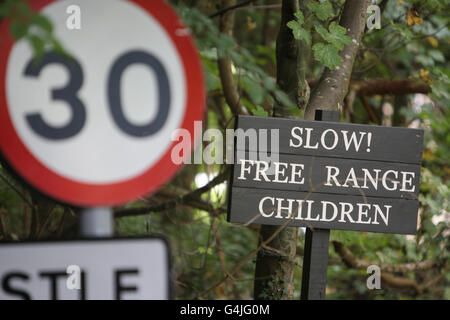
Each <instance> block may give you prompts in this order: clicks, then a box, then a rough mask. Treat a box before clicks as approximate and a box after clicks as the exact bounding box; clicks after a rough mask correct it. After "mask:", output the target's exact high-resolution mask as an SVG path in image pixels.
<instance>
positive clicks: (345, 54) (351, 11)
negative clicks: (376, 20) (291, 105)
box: [305, 0, 369, 120]
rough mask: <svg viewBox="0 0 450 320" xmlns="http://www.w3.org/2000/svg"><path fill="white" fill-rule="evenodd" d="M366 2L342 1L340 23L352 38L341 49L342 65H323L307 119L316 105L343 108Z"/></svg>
mask: <svg viewBox="0 0 450 320" xmlns="http://www.w3.org/2000/svg"><path fill="white" fill-rule="evenodd" d="M368 5H369V1H367V0H347V1H346V2H345V5H344V9H343V11H342V15H341V19H340V21H339V24H340V25H341V26H342V27H344V28H345V29H347V35H348V36H350V38H351V39H352V43H351V44H349V45H346V46H345V47H344V50H342V52H341V53H340V56H341V57H342V65H341V66H340V67H336V68H335V69H334V70H330V69H328V68H326V69H325V71H324V73H323V74H322V77H321V79H320V81H319V83H318V84H317V86H316V88H315V89H314V90H313V92H312V94H311V99H310V100H309V103H308V106H307V107H306V111H305V119H306V120H313V119H314V113H315V111H316V110H318V109H322V110H342V105H343V100H344V98H345V96H346V94H347V91H348V86H349V83H350V78H351V74H352V70H353V63H354V61H355V57H356V54H357V53H358V48H359V42H360V41H361V37H362V35H363V33H364V27H365V24H366V15H367V7H368Z"/></svg>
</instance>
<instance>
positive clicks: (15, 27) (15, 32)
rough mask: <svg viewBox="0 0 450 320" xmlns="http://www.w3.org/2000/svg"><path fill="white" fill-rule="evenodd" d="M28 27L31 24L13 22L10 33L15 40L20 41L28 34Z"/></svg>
mask: <svg viewBox="0 0 450 320" xmlns="http://www.w3.org/2000/svg"><path fill="white" fill-rule="evenodd" d="M28 27H29V24H25V23H23V22H21V21H18V20H13V21H12V22H11V25H10V27H9V31H10V32H11V34H12V36H13V37H14V39H16V40H19V39H21V38H23V37H24V36H25V35H26V34H27V32H28Z"/></svg>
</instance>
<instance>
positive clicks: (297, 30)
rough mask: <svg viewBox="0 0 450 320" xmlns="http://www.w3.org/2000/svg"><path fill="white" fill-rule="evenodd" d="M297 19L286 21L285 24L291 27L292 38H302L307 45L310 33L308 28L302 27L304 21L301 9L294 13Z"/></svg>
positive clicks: (309, 40)
mask: <svg viewBox="0 0 450 320" xmlns="http://www.w3.org/2000/svg"><path fill="white" fill-rule="evenodd" d="M294 15H295V17H296V18H297V20H292V21H289V22H288V23H287V26H288V27H289V28H290V29H292V32H293V34H294V38H295V39H297V40H303V41H305V42H306V43H307V44H308V45H310V44H311V34H310V33H309V31H308V30H306V29H305V28H303V27H302V25H303V24H304V23H305V18H304V17H303V13H302V12H301V11H297V12H296V13H295V14H294Z"/></svg>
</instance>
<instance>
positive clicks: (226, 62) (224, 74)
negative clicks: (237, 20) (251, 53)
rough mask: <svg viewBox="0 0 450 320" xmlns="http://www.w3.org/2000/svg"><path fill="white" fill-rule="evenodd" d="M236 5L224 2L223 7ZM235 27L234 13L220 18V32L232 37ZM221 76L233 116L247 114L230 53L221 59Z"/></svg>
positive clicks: (226, 0) (224, 92) (231, 1)
mask: <svg viewBox="0 0 450 320" xmlns="http://www.w3.org/2000/svg"><path fill="white" fill-rule="evenodd" d="M235 5H236V0H222V7H223V8H229V7H232V6H235ZM228 11H229V10H228ZM233 25H234V12H232V11H231V12H227V13H225V14H223V15H222V16H221V18H220V26H219V29H220V32H222V33H224V34H226V35H228V36H230V37H231V36H232V34H233ZM217 63H218V66H219V76H220V81H221V83H222V89H223V94H224V96H225V101H226V102H227V103H228V105H229V106H230V108H231V111H232V112H233V114H240V113H246V112H245V111H244V110H245V108H244V107H243V106H242V104H241V101H240V96H239V91H238V88H237V86H236V84H235V83H234V79H233V72H232V70H231V58H230V55H229V54H228V53H224V57H222V58H219V59H218V61H217Z"/></svg>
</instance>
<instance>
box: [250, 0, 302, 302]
mask: <svg viewBox="0 0 450 320" xmlns="http://www.w3.org/2000/svg"><path fill="white" fill-rule="evenodd" d="M299 8H300V6H299V2H298V0H283V2H282V9H281V25H280V31H279V33H278V37H277V49H276V53H277V83H278V85H279V87H280V88H281V89H282V90H283V91H284V92H285V93H286V94H288V95H289V96H290V97H291V98H294V100H295V101H296V102H297V107H299V108H304V106H305V105H306V103H307V99H308V95H309V86H308V83H307V82H306V80H305V68H306V63H305V59H306V58H307V55H304V54H300V52H301V51H302V50H303V51H306V50H307V48H306V43H304V42H303V41H297V40H295V39H294V37H293V35H292V32H291V30H290V29H289V28H287V26H286V23H287V22H288V21H290V20H294V19H295V17H294V13H295V12H296V11H297V10H298V9H299ZM302 59H303V60H302ZM274 116H279V117H289V116H290V111H289V109H287V108H285V107H283V106H281V105H275V106H274ZM279 228H284V229H283V230H281V231H280V232H279V233H278V234H277V235H276V236H275V237H274V238H273V240H272V241H270V242H269V243H268V245H267V246H266V247H265V248H262V249H261V250H260V251H259V252H258V255H257V258H256V268H255V281H254V298H255V299H273V300H278V299H292V297H293V295H294V285H293V277H294V267H295V262H294V259H295V255H296V247H297V240H298V230H299V229H298V228H294V227H283V226H281V227H280V226H268V225H262V226H261V229H260V233H259V236H260V243H263V242H265V241H266V240H267V239H269V238H270V237H272V235H273V234H275V233H276V232H277V231H278V230H279Z"/></svg>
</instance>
